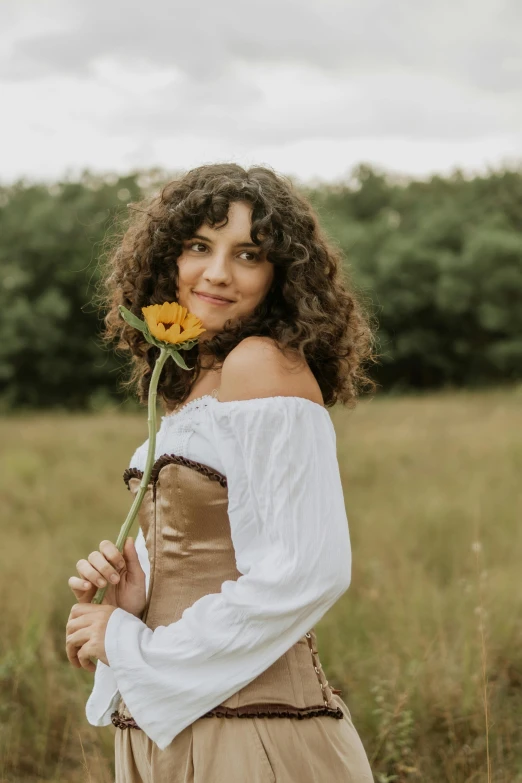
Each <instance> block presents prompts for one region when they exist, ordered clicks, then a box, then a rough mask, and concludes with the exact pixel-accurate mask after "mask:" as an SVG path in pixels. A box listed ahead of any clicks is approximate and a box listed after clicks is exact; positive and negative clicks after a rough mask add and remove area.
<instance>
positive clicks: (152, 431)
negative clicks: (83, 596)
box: [91, 348, 169, 604]
mask: <svg viewBox="0 0 522 783" xmlns="http://www.w3.org/2000/svg"><path fill="white" fill-rule="evenodd" d="M168 357H169V352H168V351H167V350H165V348H160V355H159V356H158V358H157V360H156V364H155V365H154V370H153V373H152V377H151V379H150V386H149V397H148V403H149V415H148V419H147V421H148V424H149V448H148V451H147V462H146V463H145V470H144V471H143V476H142V477H141V482H140V487H139V490H138V492H137V493H136V497H135V498H134V502H133V504H132V506H131V508H130V511H129V513H128V515H127V519H126V520H125V522H124V523H123V525H122V526H121V530H120V533H119V535H118V538H117V539H116V547H117V549H118V550H119V551H120V552H123V547H124V545H125V541H126V539H127V536H128V535H129V533H130V531H131V528H132V525H133V523H134V520H135V519H136V516H137V514H138V509H139V507H140V506H141V502H142V500H143V498H144V497H145V493H146V491H147V487H148V484H149V478H150V474H151V472H152V465H153V464H154V454H155V451H156V397H157V391H156V390H157V388H158V381H159V378H160V375H161V371H162V369H163V365H164V364H165V362H166V361H167V359H168ZM107 588H108V585H106V586H105V587H100V588H99V589H98V590H97V591H96V594H95V596H94V598H93V599H92V601H91V603H93V604H101V602H102V601H103V599H104V597H105V592H106V590H107Z"/></svg>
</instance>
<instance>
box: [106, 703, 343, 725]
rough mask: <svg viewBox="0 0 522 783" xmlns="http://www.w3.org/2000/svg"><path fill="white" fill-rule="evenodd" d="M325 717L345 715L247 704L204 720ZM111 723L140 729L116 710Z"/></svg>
mask: <svg viewBox="0 0 522 783" xmlns="http://www.w3.org/2000/svg"><path fill="white" fill-rule="evenodd" d="M318 715H325V716H327V717H330V718H337V720H342V718H344V713H343V711H342V709H341V708H340V707H323V706H320V705H314V706H313V707H292V705H291V704H247V705H245V706H244V707H215V708H214V709H213V710H209V712H206V713H205V714H204V715H202V716H201V717H202V718H295V719H297V720H303V719H305V718H315V717H316V716H318ZM111 721H112V723H113V724H114V726H116V727H117V728H118V729H138V730H140V731H141V728H140V726H138V724H137V723H136V721H135V720H134V718H131V717H128V718H126V717H125V716H123V715H120V713H119V712H118V711H117V710H116V712H113V713H112V714H111Z"/></svg>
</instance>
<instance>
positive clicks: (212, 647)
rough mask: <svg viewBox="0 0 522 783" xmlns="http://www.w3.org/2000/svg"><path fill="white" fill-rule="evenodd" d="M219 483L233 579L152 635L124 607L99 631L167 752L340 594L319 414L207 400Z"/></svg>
mask: <svg viewBox="0 0 522 783" xmlns="http://www.w3.org/2000/svg"><path fill="white" fill-rule="evenodd" d="M200 426H204V427H205V428H207V430H208V431H209V436H210V437H212V438H213V440H214V442H215V445H216V448H217V449H218V450H219V456H220V458H221V460H222V464H223V466H224V468H225V474H226V476H227V483H228V515H229V519H230V527H231V536H232V543H233V546H234V550H235V554H236V565H237V568H238V570H239V572H240V574H241V576H240V577H239V578H238V579H237V581H236V580H226V581H225V582H223V584H222V586H221V591H220V592H219V593H213V594H209V595H205V596H203V597H202V598H200V599H199V600H197V601H195V603H193V604H192V606H190V607H188V608H187V609H185V611H184V612H183V614H182V617H181V618H180V619H179V620H178V621H177V622H175V623H172V624H170V625H167V626H160V627H158V628H156V629H155V630H154V631H153V630H151V629H150V628H148V627H147V626H146V625H145V624H144V623H143V622H142V621H141V620H139V619H138V618H136V617H134V616H133V615H130V614H128V613H127V612H125V611H123V610H122V609H116V610H115V611H114V612H113V613H112V615H111V617H110V619H109V623H108V626H107V631H106V637H105V648H106V654H107V659H108V661H109V664H110V669H111V675H112V676H114V678H115V683H116V685H117V688H118V690H119V692H120V693H121V695H122V696H123V699H124V701H125V703H126V704H127V706H128V708H129V710H130V712H131V714H132V715H133V717H134V719H135V720H136V722H137V723H138V725H139V726H140V727H141V728H142V729H143V731H145V733H146V734H147V735H148V736H149V737H150V738H151V739H152V740H153V741H154V742H156V743H157V745H158V746H159V747H160V748H161V749H164V748H166V747H167V745H168V744H169V743H170V742H171V741H172V740H173V739H174V737H175V736H176V735H177V734H179V733H180V732H181V731H182V730H183V729H184V728H186V727H187V726H189V725H190V724H191V723H193V722H194V721H195V720H197V719H198V718H199V717H201V716H202V715H203V714H204V713H205V712H207V711H208V710H210V709H212V708H214V707H216V706H217V705H218V704H220V703H221V702H222V701H224V700H225V699H227V698H228V697H229V696H231V695H232V694H234V693H235V692H236V691H238V690H239V689H240V688H242V687H243V686H245V685H247V684H248V683H249V682H251V681H252V680H253V679H255V678H256V677H257V676H258V675H259V674H261V672H263V671H264V670H265V669H267V668H268V667H269V666H270V665H271V664H272V663H274V662H275V661H276V660H277V659H278V658H279V657H280V656H281V655H283V654H284V653H285V652H286V651H287V650H288V649H289V648H290V647H291V646H292V645H293V644H295V643H296V642H297V641H298V639H300V638H301V637H302V636H303V635H304V634H305V633H306V632H307V631H309V630H310V628H312V627H313V626H314V624H315V623H317V622H318V621H319V620H320V619H321V617H322V616H323V615H324V614H325V612H326V611H327V610H328V609H329V608H330V607H331V606H332V605H333V604H334V603H335V602H336V601H337V599H338V598H339V597H340V596H341V595H342V594H343V593H344V592H345V591H346V590H347V588H348V586H349V583H350V575H351V550H350V538H349V532H348V520H347V517H346V512H345V505H344V496H343V490H342V485H341V479H340V474H339V466H338V462H337V454H336V436H335V430H334V427H333V424H332V421H331V419H330V415H329V413H328V411H327V410H326V409H325V408H323V407H322V406H320V405H318V404H317V403H314V402H312V401H310V400H306V399H304V398H301V397H265V398H256V399H251V400H241V401H231V402H219V401H218V400H213V402H212V404H211V405H209V408H208V415H207V414H206V415H205V417H204V420H202V421H201V422H200Z"/></svg>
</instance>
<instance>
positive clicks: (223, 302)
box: [194, 291, 232, 305]
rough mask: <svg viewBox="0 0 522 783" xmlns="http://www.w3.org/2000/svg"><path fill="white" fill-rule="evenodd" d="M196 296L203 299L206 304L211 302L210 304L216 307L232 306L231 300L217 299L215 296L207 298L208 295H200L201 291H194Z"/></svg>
mask: <svg viewBox="0 0 522 783" xmlns="http://www.w3.org/2000/svg"><path fill="white" fill-rule="evenodd" d="M194 293H195V294H196V296H199V298H200V299H202V300H203V301H204V302H209V304H215V305H229V304H232V302H231V301H230V300H227V299H216V298H215V297H213V296H207V295H206V294H200V293H199V291H194Z"/></svg>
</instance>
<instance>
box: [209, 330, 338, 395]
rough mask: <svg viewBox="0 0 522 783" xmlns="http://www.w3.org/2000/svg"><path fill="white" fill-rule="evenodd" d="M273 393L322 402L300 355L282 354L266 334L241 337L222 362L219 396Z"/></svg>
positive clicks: (312, 376) (315, 381) (310, 372)
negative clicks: (264, 335) (242, 338)
mask: <svg viewBox="0 0 522 783" xmlns="http://www.w3.org/2000/svg"><path fill="white" fill-rule="evenodd" d="M273 396H295V397H306V398H307V399H309V400H312V402H317V403H319V405H323V404H324V402H323V396H322V394H321V389H320V387H319V384H318V383H317V380H316V378H315V376H314V374H313V373H312V371H311V369H310V367H309V366H308V364H307V362H306V361H305V360H304V359H302V357H300V356H299V355H298V354H297V353H295V354H293V355H290V356H289V355H285V354H284V353H283V351H282V350H281V348H280V347H279V346H278V344H277V342H276V341H275V340H273V339H272V338H270V337H261V336H257V335H254V336H251V337H245V339H244V340H241V342H240V343H238V345H236V347H235V348H233V349H232V351H230V353H229V354H228V356H227V357H226V359H225V361H224V362H223V367H222V371H221V386H220V389H219V399H220V400H221V401H222V402H226V401H229V400H247V399H251V398H255V397H273Z"/></svg>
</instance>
